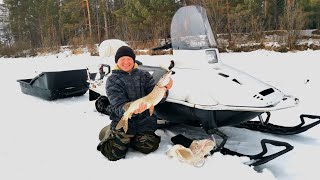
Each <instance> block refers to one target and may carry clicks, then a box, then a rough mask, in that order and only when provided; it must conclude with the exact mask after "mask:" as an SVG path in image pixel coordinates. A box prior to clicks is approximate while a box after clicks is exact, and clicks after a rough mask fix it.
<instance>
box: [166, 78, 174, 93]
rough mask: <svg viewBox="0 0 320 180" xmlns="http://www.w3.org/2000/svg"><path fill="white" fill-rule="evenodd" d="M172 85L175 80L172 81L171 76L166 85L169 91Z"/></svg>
mask: <svg viewBox="0 0 320 180" xmlns="http://www.w3.org/2000/svg"><path fill="white" fill-rule="evenodd" d="M172 85H173V81H172V79H171V78H170V81H169V82H168V84H167V85H166V86H165V87H166V89H167V91H168V90H169V89H171V87H172Z"/></svg>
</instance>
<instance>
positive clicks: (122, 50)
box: [114, 46, 136, 63]
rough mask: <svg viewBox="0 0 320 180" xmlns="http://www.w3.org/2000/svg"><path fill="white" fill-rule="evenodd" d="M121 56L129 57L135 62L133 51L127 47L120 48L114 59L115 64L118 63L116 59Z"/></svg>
mask: <svg viewBox="0 0 320 180" xmlns="http://www.w3.org/2000/svg"><path fill="white" fill-rule="evenodd" d="M123 56H129V57H131V58H132V59H133V62H135V61H136V55H135V54H134V52H133V50H132V49H131V48H130V47H128V46H121V47H120V48H119V49H118V50H117V52H116V55H115V57H114V60H115V62H116V63H117V62H118V59H119V58H121V57H123Z"/></svg>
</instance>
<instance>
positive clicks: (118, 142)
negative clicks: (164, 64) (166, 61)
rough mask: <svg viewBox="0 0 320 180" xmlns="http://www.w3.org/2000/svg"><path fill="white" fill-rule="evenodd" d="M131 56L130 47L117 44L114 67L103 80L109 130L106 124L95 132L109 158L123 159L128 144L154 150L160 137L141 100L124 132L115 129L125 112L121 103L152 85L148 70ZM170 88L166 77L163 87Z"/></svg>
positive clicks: (100, 145) (142, 149)
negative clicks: (108, 115)
mask: <svg viewBox="0 0 320 180" xmlns="http://www.w3.org/2000/svg"><path fill="white" fill-rule="evenodd" d="M135 58H136V56H135V54H134V52H133V50H132V49H131V48H130V47H128V46H122V47H120V48H119V49H118V50H117V52H116V55H115V62H116V66H115V68H114V69H113V70H112V74H111V76H110V77H108V79H107V83H106V92H107V96H108V99H109V101H110V105H111V106H112V109H113V111H112V113H111V114H110V119H111V120H112V122H111V131H109V132H110V134H109V133H108V128H109V127H108V126H107V127H105V128H104V129H103V130H102V134H103V135H101V133H100V135H99V136H101V137H100V139H102V141H101V143H100V144H99V145H98V150H99V151H101V153H102V154H103V155H104V156H106V157H107V158H108V159H109V160H111V161H116V160H119V159H121V158H124V157H125V155H126V153H127V151H128V148H129V147H131V148H133V149H135V150H137V151H140V152H142V153H145V154H148V153H151V152H153V151H155V150H156V149H158V147H159V143H160V137H159V136H157V135H156V134H155V133H154V132H155V131H156V129H157V117H156V115H154V114H153V115H152V116H150V114H149V112H148V111H145V110H146V108H147V106H146V104H143V103H142V104H140V106H139V108H138V109H137V110H136V111H135V112H134V114H133V116H132V118H131V119H129V124H128V131H127V133H125V132H124V131H123V129H119V130H116V129H115V127H116V126H117V123H118V122H119V121H120V119H121V117H122V115H123V113H124V112H125V111H124V106H125V104H126V103H128V102H132V101H135V100H137V99H139V98H142V97H144V96H146V95H148V94H149V93H150V92H151V91H152V89H153V88H154V86H155V85H156V82H155V80H154V79H153V77H152V75H151V74H150V73H149V72H147V71H144V70H141V69H138V68H137V67H138V65H137V64H136V63H135ZM171 87H172V80H171V79H170V82H169V83H168V84H167V85H166V89H167V90H169V89H170V88H171ZM166 97H167V93H166V94H165V97H164V98H163V99H162V101H161V102H164V100H165V98H166ZM161 102H160V103H161ZM103 136H104V137H103Z"/></svg>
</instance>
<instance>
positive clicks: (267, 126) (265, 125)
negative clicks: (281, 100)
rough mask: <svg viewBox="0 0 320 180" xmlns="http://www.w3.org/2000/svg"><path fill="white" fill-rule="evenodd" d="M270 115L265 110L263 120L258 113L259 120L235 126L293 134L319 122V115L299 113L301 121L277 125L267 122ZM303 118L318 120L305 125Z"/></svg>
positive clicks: (272, 132) (279, 133)
mask: <svg viewBox="0 0 320 180" xmlns="http://www.w3.org/2000/svg"><path fill="white" fill-rule="evenodd" d="M270 116H271V113H270V112H267V118H266V120H265V121H263V119H262V117H261V115H259V119H260V121H246V122H243V123H240V124H239V125H236V126H235V127H238V128H245V129H250V130H254V131H261V132H266V133H270V134H278V135H293V134H299V133H302V132H304V131H306V130H308V129H310V128H312V127H314V126H316V125H318V124H319V123H320V116H316V115H309V114H301V115H300V120H301V123H300V124H299V125H297V126H292V127H285V126H279V125H274V124H271V123H269V119H270ZM304 118H309V119H319V120H317V121H315V122H313V123H310V124H307V125H305V120H304Z"/></svg>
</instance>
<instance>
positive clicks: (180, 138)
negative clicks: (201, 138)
mask: <svg viewBox="0 0 320 180" xmlns="http://www.w3.org/2000/svg"><path fill="white" fill-rule="evenodd" d="M171 141H172V142H173V144H181V145H182V146H184V147H186V148H189V147H190V145H191V143H192V141H193V140H192V139H189V138H187V137H185V136H184V135H182V134H178V135H176V136H174V137H172V138H171Z"/></svg>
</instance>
